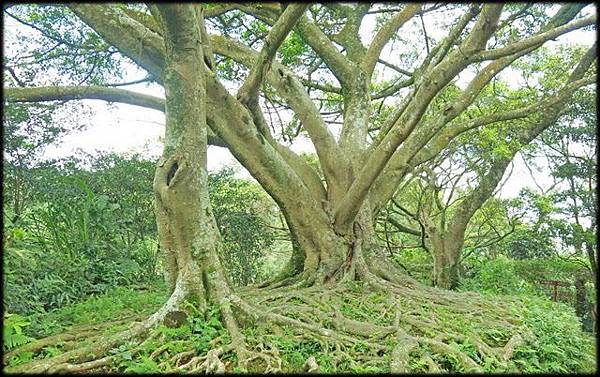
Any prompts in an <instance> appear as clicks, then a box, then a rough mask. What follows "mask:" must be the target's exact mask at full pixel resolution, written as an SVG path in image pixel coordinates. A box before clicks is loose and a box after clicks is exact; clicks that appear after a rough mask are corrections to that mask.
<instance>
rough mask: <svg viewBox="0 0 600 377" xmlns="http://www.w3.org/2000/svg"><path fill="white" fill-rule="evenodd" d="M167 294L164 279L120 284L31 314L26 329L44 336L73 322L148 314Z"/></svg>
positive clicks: (73, 324) (117, 318) (63, 328)
mask: <svg viewBox="0 0 600 377" xmlns="http://www.w3.org/2000/svg"><path fill="white" fill-rule="evenodd" d="M166 298H167V290H166V287H165V286H164V284H162V282H161V283H157V284H155V285H153V286H143V287H118V288H115V289H113V290H111V291H109V292H106V293H104V294H102V295H98V296H91V297H88V298H87V299H86V300H84V301H82V302H79V303H77V304H73V305H68V306H65V307H62V308H60V309H57V310H53V311H51V312H48V313H36V314H33V315H30V316H28V317H27V319H28V320H29V321H30V322H31V325H30V326H28V327H27V328H26V329H25V333H26V334H27V335H30V336H33V337H35V338H41V337H46V336H50V335H54V334H57V333H60V332H62V331H65V330H66V329H68V328H69V327H71V326H77V325H85V324H93V323H102V322H106V321H114V320H119V319H121V318H125V317H129V316H133V315H147V314H151V313H153V312H154V311H155V310H156V309H158V308H159V307H160V306H161V305H162V304H163V303H164V302H165V299H166Z"/></svg>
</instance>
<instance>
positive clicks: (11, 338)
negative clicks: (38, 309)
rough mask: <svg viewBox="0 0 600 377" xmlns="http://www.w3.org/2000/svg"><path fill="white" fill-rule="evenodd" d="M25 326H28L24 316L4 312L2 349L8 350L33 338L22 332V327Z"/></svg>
mask: <svg viewBox="0 0 600 377" xmlns="http://www.w3.org/2000/svg"><path fill="white" fill-rule="evenodd" d="M26 326H29V321H27V320H26V319H25V318H24V317H22V316H20V315H18V314H10V313H4V324H3V327H4V331H3V332H2V338H3V341H4V346H3V348H4V351H10V350H12V349H14V348H16V347H19V346H22V345H23V344H26V343H29V342H31V341H32V340H34V339H33V338H32V337H30V336H27V335H25V334H23V328H24V327H26Z"/></svg>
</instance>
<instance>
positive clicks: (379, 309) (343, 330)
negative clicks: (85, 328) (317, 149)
mask: <svg viewBox="0 0 600 377" xmlns="http://www.w3.org/2000/svg"><path fill="white" fill-rule="evenodd" d="M381 284H389V287H388V288H389V289H387V291H384V290H381V289H375V290H374V289H373V287H372V286H371V285H368V284H367V283H364V282H345V283H339V284H337V285H335V286H328V287H324V286H321V287H318V286H315V287H309V288H304V289H298V288H294V289H290V288H285V287H282V288H275V289H268V288H264V289H250V288H247V289H243V290H240V291H238V292H237V293H235V294H232V295H230V296H229V297H227V298H226V301H227V304H228V306H229V307H230V308H231V314H233V316H234V317H235V320H236V322H237V324H238V325H239V334H236V335H235V336H232V333H231V331H230V328H229V326H227V325H226V324H224V323H223V321H222V320H221V318H222V312H221V310H220V307H219V306H218V305H216V304H215V303H213V304H212V306H210V307H209V309H208V310H207V311H206V312H203V313H200V312H198V311H196V310H195V309H194V306H193V305H191V304H190V305H187V306H184V310H186V311H187V312H188V314H189V317H188V320H189V321H188V323H187V324H186V325H184V326H182V327H179V328H167V327H165V326H163V325H159V326H155V327H154V328H152V329H150V330H149V331H146V332H143V333H139V334H137V335H136V336H132V337H129V338H128V339H124V340H123V341H122V342H120V343H115V344H114V345H113V346H111V348H110V349H108V350H107V351H106V352H103V353H102V354H98V355H93V356H92V355H85V357H80V358H79V359H77V360H62V361H60V362H59V363H57V364H56V365H55V366H54V368H55V369H54V370H60V371H90V372H139V373H146V372H173V371H182V372H223V371H225V372H236V371H248V372H258V373H262V372H279V371H280V372H305V371H319V372H323V373H336V372H337V373H339V372H384V373H385V372H390V371H392V372H408V373H418V372H436V371H449V372H510V371H527V372H535V371H538V372H547V371H565V370H566V371H570V372H574V371H579V372H593V370H595V363H594V359H595V358H594V355H593V352H594V351H593V346H592V344H591V343H589V344H588V343H585V342H584V344H579V345H578V346H579V347H580V348H581V349H585V350H586V351H588V352H586V351H581V352H580V353H578V354H577V353H573V351H572V348H573V347H572V346H573V345H572V344H567V343H566V342H568V339H567V338H566V337H563V338H560V336H559V338H556V337H554V338H553V337H550V336H545V334H546V332H547V331H553V332H554V333H558V334H560V333H561V331H563V332H565V333H566V332H567V331H568V332H570V333H571V334H570V335H571V337H573V336H574V335H581V334H573V331H580V330H578V329H576V328H574V327H573V326H571V325H569V324H567V322H568V321H569V320H573V321H574V320H575V318H574V317H572V316H570V315H569V314H568V313H567V314H565V313H564V310H563V311H560V310H559V309H560V308H556V307H552V308H549V307H544V305H545V304H544V303H542V302H524V300H527V299H523V298H519V299H517V298H511V297H506V296H504V297H499V296H481V295H479V294H475V293H456V292H448V291H443V290H437V289H432V288H428V289H426V290H421V289H415V288H408V287H401V286H399V285H396V284H392V283H389V282H388V283H381ZM222 303H223V302H222ZM557 310H559V311H557ZM559 312H560V313H562V314H561V315H562V316H563V317H562V321H563V322H564V327H565V328H564V329H563V328H560V326H561V325H560V323H559V322H557V321H554V322H553V324H552V325H551V326H550V325H548V321H549V320H550V319H549V318H548V317H549V316H556V315H557V313H559ZM544 316H545V317H544ZM561 323H562V322H561ZM115 325H117V324H115ZM122 326H123V324H122V323H118V325H117V326H110V325H108V326H106V327H104V328H102V329H98V330H96V332H95V333H90V334H89V335H88V338H87V339H85V338H77V339H70V340H68V341H67V343H68V342H71V343H68V344H69V347H71V349H73V348H75V349H76V348H77V347H82V348H83V347H86V346H87V347H90V346H91V347H94V344H97V343H96V342H97V341H98V339H103V336H98V335H102V334H109V333H113V334H114V332H115V331H116V329H118V330H122V329H123V327H122ZM548 326H550V327H551V328H548ZM68 333H69V331H67V332H66V333H65V334H68ZM117 334H119V333H117ZM56 339H58V338H56ZM556 339H559V341H560V342H562V343H557V342H556ZM61 342H63V346H62V347H64V344H65V340H64V339H62V340H60V341H58V340H57V341H56V342H54V344H51V343H53V342H52V341H50V340H47V341H46V343H47V344H45V345H44V347H41V348H40V347H38V349H35V350H34V352H33V355H31V357H30V359H33V360H32V361H33V362H34V363H35V362H36V360H35V359H36V358H40V357H44V356H48V350H49V349H52V347H54V350H55V351H54V352H55V353H57V355H54V357H50V358H48V359H47V361H49V362H51V361H52V360H53V359H59V358H60V357H59V356H60V354H62V352H64V351H63V350H62V348H61V346H58V345H59V344H61ZM239 342H242V343H243V344H239ZM553 342H554V343H553ZM23 349H24V348H23ZM28 352H31V349H30V350H29V351H28ZM553 352H554V353H561V352H562V353H563V354H565V356H566V357H567V358H566V359H564V361H561V360H563V359H560V358H556V359H555V360H554V361H553V362H551V361H552V360H550V359H549V358H551V357H552V353H553ZM569 352H571V353H569ZM21 353H22V352H20V351H19V350H17V351H16V352H14V353H13V355H12V356H13V360H12V361H10V360H9V362H11V364H9V367H8V368H7V369H6V371H8V372H11V371H12V372H26V371H28V370H29V369H28V366H29V365H30V363H31V362H32V361H29V362H27V361H25V362H22V363H20V364H19V363H18V362H17V364H19V365H14V360H15V358H16V360H18V357H17V355H19V354H21ZM567 359H569V361H566V360H567ZM38 362H39V361H38ZM561 362H562V365H561ZM557 363H558V364H557ZM58 365H62V366H61V367H60V368H58V367H57V366H58Z"/></svg>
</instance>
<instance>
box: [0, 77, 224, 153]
mask: <svg viewBox="0 0 600 377" xmlns="http://www.w3.org/2000/svg"><path fill="white" fill-rule="evenodd" d="M4 98H5V100H6V101H8V102H44V101H72V100H82V99H98V100H103V101H107V102H118V103H125V104H128V105H135V106H141V107H145V108H148V109H154V110H158V111H162V112H164V111H165V100H164V99H162V98H159V97H154V96H150V95H147V94H141V93H138V92H134V91H131V90H125V89H117V88H107V87H103V86H48V87H36V88H4ZM208 143H209V144H210V145H214V146H218V147H224V148H227V144H226V143H225V142H224V141H223V140H222V139H220V138H219V137H217V136H216V135H215V134H214V133H213V132H212V131H211V130H208Z"/></svg>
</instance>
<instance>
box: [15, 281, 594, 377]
mask: <svg viewBox="0 0 600 377" xmlns="http://www.w3.org/2000/svg"><path fill="white" fill-rule="evenodd" d="M166 297H167V292H166V288H165V287H164V286H162V285H157V286H154V287H145V288H143V289H140V288H117V289H115V290H113V291H111V292H109V293H107V294H105V295H102V296H98V297H92V298H89V299H87V300H85V301H83V302H81V303H78V304H75V305H70V306H67V307H64V308H61V309H59V310H56V311H54V312H51V313H47V314H44V315H42V314H37V315H32V316H29V317H27V319H28V321H30V324H29V325H28V326H26V327H24V332H25V333H26V334H27V335H29V336H31V337H33V338H35V339H37V340H34V341H32V342H30V343H28V344H26V345H24V346H22V347H19V348H18V349H16V350H12V351H11V352H9V353H8V354H5V365H7V366H8V369H7V371H10V370H12V368H14V367H17V368H18V366H19V365H20V364H24V363H27V362H28V361H31V360H32V359H40V358H49V357H53V356H56V355H57V354H60V353H63V352H65V351H67V350H69V349H73V348H79V347H82V346H84V345H86V344H90V342H93V341H94V340H95V339H98V338H100V337H105V336H107V335H109V334H114V333H116V332H119V331H122V330H124V329H125V328H127V327H128V326H129V325H130V324H131V323H132V322H133V321H135V320H142V319H143V318H145V317H147V316H148V315H150V314H151V313H153V312H154V311H156V310H157V309H158V308H159V307H160V306H161V305H162V303H163V302H164V301H165V299H166ZM329 300H335V301H336V302H337V301H339V302H338V303H339V308H340V311H339V313H336V314H337V315H338V317H339V318H338V319H340V318H343V320H344V321H345V322H344V323H345V325H346V326H349V325H352V324H353V323H364V322H369V323H372V324H374V326H379V327H378V328H384V327H385V326H389V324H390V323H392V322H393V321H394V308H395V307H396V305H398V304H399V305H401V306H402V307H404V308H405V309H406V310H405V311H404V312H405V313H412V314H409V315H406V316H405V318H403V320H406V321H410V319H411V316H414V317H415V318H421V319H424V318H425V319H430V320H431V319H434V320H435V323H436V324H437V326H440V325H441V326H447V327H448V331H449V332H454V333H455V332H456V331H457V330H460V331H463V332H464V334H465V336H464V337H463V338H462V339H460V337H454V338H453V339H451V340H444V341H445V342H446V343H447V344H448V345H450V346H451V347H454V348H456V349H459V350H461V351H462V352H464V354H466V355H468V356H469V357H470V358H471V359H473V360H474V361H475V362H477V364H479V365H481V366H482V369H483V371H484V372H506V371H515V370H519V371H522V372H588V373H592V372H593V371H594V370H595V369H596V364H595V347H594V341H593V338H592V337H591V336H590V335H589V334H584V333H582V332H581V331H580V330H579V329H578V327H577V326H578V325H577V323H576V319H575V318H574V316H573V313H572V310H569V309H568V308H567V307H566V306H564V305H557V304H555V303H551V302H549V301H547V300H541V299H539V298H519V299H516V298H512V297H510V296H489V295H488V296H487V297H486V303H487V304H489V305H494V303H498V304H500V303H503V304H507V305H508V307H510V308H512V310H513V311H514V313H516V315H517V317H518V318H519V320H520V322H521V324H520V325H525V326H528V327H529V328H530V329H531V331H532V333H533V337H532V339H531V340H528V341H527V342H526V343H524V344H522V345H519V346H517V347H515V348H514V350H513V351H512V352H513V355H512V360H511V362H510V363H508V364H502V363H498V362H496V361H494V360H493V359H492V358H486V357H485V355H484V353H485V352H482V350H481V349H479V345H478V344H476V343H474V342H473V341H471V340H470V339H469V335H470V334H478V335H479V336H480V337H481V339H485V341H486V343H487V344H491V345H492V347H493V346H497V347H499V348H498V349H501V348H502V347H505V345H506V343H507V341H509V338H510V333H509V330H508V328H507V330H506V331H504V330H503V328H502V327H497V326H495V327H493V328H492V327H488V326H487V325H486V323H489V321H488V320H490V319H489V318H481V316H479V317H478V316H477V313H471V314H469V315H466V316H457V315H456V314H454V313H453V312H452V311H447V312H446V311H440V310H437V311H436V312H435V313H432V312H431V311H430V310H429V309H428V308H427V307H424V306H422V305H421V304H420V305H419V307H417V306H414V305H413V304H412V303H411V302H410V301H409V300H407V301H406V302H401V303H397V302H396V303H392V302H389V297H386V296H385V295H384V294H381V293H373V292H371V293H368V292H366V291H364V290H363V287H362V286H361V285H360V284H355V283H352V284H350V285H348V286H347V287H346V289H344V291H343V295H338V296H336V295H332V297H330V298H329ZM322 302H328V301H322ZM306 304H307V303H306V302H302V299H299V298H294V297H291V296H290V298H289V299H287V300H286V301H284V302H278V303H272V304H271V306H272V308H271V309H272V312H274V313H277V311H278V310H281V311H285V310H286V308H287V307H297V308H301V307H303V306H305V305H306ZM319 305H321V304H319ZM411 305H413V306H414V307H412V306H411ZM320 308H321V309H325V306H322V305H321V306H320ZM183 309H184V310H185V311H187V313H188V321H187V323H186V324H185V325H183V326H182V327H179V328H168V327H166V326H164V325H161V326H159V327H158V328H157V329H156V330H154V331H153V332H152V334H151V335H150V336H149V337H147V338H146V339H145V340H144V341H143V342H142V343H141V344H140V343H139V342H132V343H131V344H123V345H121V346H119V347H118V348H115V349H113V350H111V351H110V353H111V355H115V356H117V357H115V358H113V359H111V360H112V361H111V363H110V364H109V365H103V366H102V367H101V368H99V369H98V370H95V371H101V372H125V373H161V372H162V373H168V372H173V371H177V370H178V369H179V367H180V366H182V365H185V363H187V362H189V361H190V360H191V359H192V358H193V356H194V355H203V354H206V353H207V352H209V351H210V350H215V349H219V345H225V344H228V343H229V341H230V339H228V337H229V335H228V333H227V331H226V330H225V328H224V326H223V324H222V323H221V321H220V319H219V317H218V310H217V308H212V309H210V310H209V311H208V313H206V314H203V313H198V312H195V311H194V308H193V306H192V305H189V306H187V307H185V308H183ZM293 316H294V318H295V319H297V320H299V321H308V320H309V318H310V317H311V313H309V312H303V311H301V310H298V311H296V312H295V314H293ZM248 321H249V323H250V326H245V327H244V335H245V337H246V340H247V342H248V347H249V348H250V349H253V350H257V351H260V352H261V353H263V354H266V355H271V356H273V360H279V361H278V363H279V365H276V366H275V367H276V368H277V369H278V370H280V371H282V372H303V371H306V370H307V368H308V367H307V360H308V359H310V358H311V357H312V358H314V359H313V361H314V362H315V365H317V367H316V368H317V370H318V371H320V372H323V373H336V372H353V373H360V372H383V373H385V372H389V364H390V355H391V353H392V350H393V349H394V347H395V344H394V342H392V341H391V340H390V338H381V339H382V342H380V343H381V344H380V345H381V348H379V349H376V348H374V347H372V344H373V343H371V342H374V339H375V336H376V334H368V336H366V337H365V341H364V342H355V343H353V344H352V345H344V346H341V345H340V342H334V341H329V340H328V339H327V338H326V337H323V338H315V337H307V336H303V334H302V333H301V332H298V331H297V329H293V328H291V327H286V326H280V325H275V324H273V323H270V324H269V325H268V326H264V325H263V324H261V323H260V321H256V322H253V321H252V319H248ZM331 321H332V322H335V321H336V319H335V316H332V319H331ZM352 321H355V322H352ZM328 322H329V319H325V320H324V321H323V323H322V325H323V326H325V327H329V326H333V325H332V324H330V323H328ZM408 323H409V322H408ZM412 331H413V332H414V331H417V332H419V331H420V333H421V335H422V336H427V331H428V329H426V328H422V329H420V330H419V329H412ZM432 335H433V334H432ZM40 339H41V340H40ZM48 339H50V340H51V341H47V340H48ZM384 340H385V341H384ZM388 343H389V344H388ZM430 351H431V350H429V349H428V348H427V346H419V347H415V348H414V350H412V351H411V352H410V359H409V360H408V371H410V372H413V373H419V372H428V371H430V370H431V365H436V366H440V367H442V368H443V369H446V370H451V371H456V372H465V371H466V370H465V369H464V367H463V366H462V364H463V363H461V360H457V359H456V357H455V355H454V354H452V353H450V352H448V353H444V352H437V353H435V355H434V354H433V353H432V355H433V356H432V360H431V362H432V363H431V364H429V365H428V363H427V362H426V361H427V360H428V358H427V357H423V356H424V355H425V356H426V355H427V354H428V353H429V352H430ZM221 352H222V353H221V354H220V355H219V359H220V361H221V362H222V363H223V364H224V368H225V371H228V372H236V371H237V370H236V368H234V367H233V366H234V365H235V364H236V363H235V361H236V357H235V353H234V352H230V350H227V349H223V348H221ZM423 360H425V361H423ZM261 362H262V361H261V360H260V359H258V360H256V362H255V363H253V364H251V365H249V366H248V371H249V372H263V371H264V370H265V368H266V365H264V364H261Z"/></svg>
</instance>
